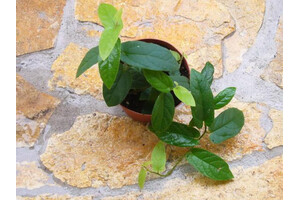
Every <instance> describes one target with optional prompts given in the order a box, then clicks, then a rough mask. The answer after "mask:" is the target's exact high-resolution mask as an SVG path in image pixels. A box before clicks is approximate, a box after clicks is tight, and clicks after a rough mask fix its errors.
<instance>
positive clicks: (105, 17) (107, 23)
mask: <svg viewBox="0 0 300 200" xmlns="http://www.w3.org/2000/svg"><path fill="white" fill-rule="evenodd" d="M116 13H117V9H116V8H115V7H113V6H112V5H110V4H106V3H101V4H100V5H99V7H98V17H99V19H100V20H101V23H102V25H103V26H104V27H105V28H106V27H112V26H114V21H115V20H114V17H115V15H116Z"/></svg>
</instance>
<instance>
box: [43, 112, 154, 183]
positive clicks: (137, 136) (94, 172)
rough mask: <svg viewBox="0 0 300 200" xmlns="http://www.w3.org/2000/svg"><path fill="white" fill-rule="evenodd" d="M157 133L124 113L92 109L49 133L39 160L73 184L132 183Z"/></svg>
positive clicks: (56, 175) (152, 145)
mask: <svg viewBox="0 0 300 200" xmlns="http://www.w3.org/2000/svg"><path fill="white" fill-rule="evenodd" d="M157 142H158V139H157V137H156V136H155V135H154V134H152V133H151V132H149V131H148V130H147V128H146V127H145V126H144V125H143V124H141V123H139V122H136V121H133V120H132V119H130V118H128V117H114V116H111V115H108V114H102V113H93V114H90V115H85V116H80V117H78V118H77V119H76V121H75V123H74V125H73V127H72V128H71V129H70V130H69V131H67V132H65V133H62V134H55V135H53V136H52V137H51V138H50V140H49V141H48V146H47V149H46V151H45V153H44V154H43V155H41V160H42V162H43V164H44V165H45V166H46V167H47V168H48V169H49V170H50V171H52V172H53V174H54V176H55V177H57V178H59V179H60V180H62V181H64V182H66V183H68V184H70V185H72V186H76V187H91V186H92V187H99V186H103V185H108V186H110V187H111V188H118V187H122V186H123V185H129V184H135V183H136V181H137V174H138V171H139V169H140V165H141V164H142V163H143V162H144V161H146V160H148V159H149V156H150V153H151V151H152V149H153V147H154V145H155V144H156V143H157Z"/></svg>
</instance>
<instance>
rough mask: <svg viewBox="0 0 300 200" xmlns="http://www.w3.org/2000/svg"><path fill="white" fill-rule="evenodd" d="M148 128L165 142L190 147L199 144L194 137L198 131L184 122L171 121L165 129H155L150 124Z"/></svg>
mask: <svg viewBox="0 0 300 200" xmlns="http://www.w3.org/2000/svg"><path fill="white" fill-rule="evenodd" d="M149 129H150V130H151V131H152V132H154V133H155V134H156V135H157V137H158V138H159V139H160V140H162V141H163V142H165V143H167V144H171V145H174V146H179V147H192V146H196V145H198V144H199V140H197V139H195V138H196V137H199V136H200V133H199V131H198V130H197V129H195V128H192V127H189V126H187V125H185V124H180V123H177V122H172V124H171V125H170V127H169V128H168V129H167V130H165V131H155V130H154V129H153V127H151V126H150V127H149Z"/></svg>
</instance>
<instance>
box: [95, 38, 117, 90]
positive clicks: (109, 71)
mask: <svg viewBox="0 0 300 200" xmlns="http://www.w3.org/2000/svg"><path fill="white" fill-rule="evenodd" d="M120 56H121V41H120V39H118V41H117V43H116V45H115V47H114V49H113V51H112V52H111V54H110V55H109V56H108V58H107V59H106V60H104V61H102V62H99V72H100V76H101V79H102V80H103V83H104V84H105V85H106V87H107V88H108V89H110V88H111V87H112V85H113V83H114V82H115V80H116V78H117V75H118V71H119V65H120Z"/></svg>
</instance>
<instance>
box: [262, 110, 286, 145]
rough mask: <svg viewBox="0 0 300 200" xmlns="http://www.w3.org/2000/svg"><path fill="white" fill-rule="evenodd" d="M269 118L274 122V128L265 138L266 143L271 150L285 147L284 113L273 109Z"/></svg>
mask: <svg viewBox="0 0 300 200" xmlns="http://www.w3.org/2000/svg"><path fill="white" fill-rule="evenodd" d="M269 116H270V118H271V120H272V123H273V127H272V129H271V131H270V132H269V133H268V135H267V136H266V138H265V140H264V141H265V143H266V144H267V146H268V148H269V149H272V148H274V147H277V146H280V145H283V112H282V111H280V110H275V109H271V110H270V112H269Z"/></svg>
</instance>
